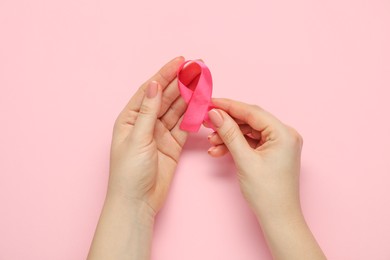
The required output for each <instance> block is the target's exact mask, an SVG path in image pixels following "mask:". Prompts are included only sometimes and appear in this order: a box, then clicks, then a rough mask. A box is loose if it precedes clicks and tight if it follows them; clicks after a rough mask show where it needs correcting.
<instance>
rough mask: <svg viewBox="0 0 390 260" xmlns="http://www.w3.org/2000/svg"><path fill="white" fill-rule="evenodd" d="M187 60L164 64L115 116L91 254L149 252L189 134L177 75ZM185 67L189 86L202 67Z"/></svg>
mask: <svg viewBox="0 0 390 260" xmlns="http://www.w3.org/2000/svg"><path fill="white" fill-rule="evenodd" d="M183 62H184V58H183V57H178V58H175V59H173V60H172V61H170V62H168V63H167V64H166V65H165V66H163V67H162V68H161V69H160V70H159V71H158V72H157V73H156V74H155V75H154V76H153V77H151V78H150V79H149V80H148V81H146V82H145V83H144V84H143V85H142V86H141V87H140V88H139V89H138V91H137V92H136V93H135V95H134V96H133V97H132V98H131V100H130V101H129V103H128V104H127V105H126V107H125V108H124V109H123V111H122V112H121V113H120V114H119V116H118V118H117V119H116V121H115V125H114V131H113V136H112V144H111V158H110V159H111V160H110V177H109V182H108V189H107V196H106V200H105V202H104V206H103V209H102V213H101V215H100V219H99V223H98V225H97V228H96V231H95V236H94V238H93V241H92V245H91V249H90V251H89V254H88V260H100V259H102V260H103V259H104V260H105V259H115V260H119V259H145V260H146V259H149V258H150V247H151V241H152V234H153V225H154V217H155V215H156V213H157V212H158V211H159V210H160V209H161V207H162V206H163V203H164V201H165V198H166V196H167V192H168V189H169V186H170V184H171V181H172V178H173V175H174V171H175V169H176V166H177V162H178V160H179V156H180V153H181V150H182V147H183V145H184V143H185V141H186V138H187V133H186V132H184V131H182V130H180V128H179V125H180V122H181V118H182V115H183V113H184V112H185V110H186V107H187V105H186V103H185V101H184V100H183V99H182V98H181V96H180V93H179V89H178V86H177V79H176V72H177V69H178V68H179V66H180V65H181V64H182V63H183ZM183 70H187V71H186V73H184V74H185V75H186V78H183V79H181V80H183V81H184V82H183V83H186V84H189V85H190V86H191V84H192V83H191V82H192V81H193V80H194V79H195V78H196V77H197V76H198V75H199V73H200V71H199V70H198V69H197V66H193V65H191V64H189V65H188V66H186V67H185V68H184V69H183ZM195 83H196V81H194V84H195Z"/></svg>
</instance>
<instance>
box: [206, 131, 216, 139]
mask: <svg viewBox="0 0 390 260" xmlns="http://www.w3.org/2000/svg"><path fill="white" fill-rule="evenodd" d="M214 135H216V133H215V132H212V133H211V134H209V136H207V139H209V140H210V139H211V138H212V137H213V136H214Z"/></svg>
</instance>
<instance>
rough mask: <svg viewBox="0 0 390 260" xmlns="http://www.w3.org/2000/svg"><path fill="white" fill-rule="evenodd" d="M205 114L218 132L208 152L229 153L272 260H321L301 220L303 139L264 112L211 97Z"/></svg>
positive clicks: (317, 249)
mask: <svg viewBox="0 0 390 260" xmlns="http://www.w3.org/2000/svg"><path fill="white" fill-rule="evenodd" d="M212 102H213V104H214V106H215V107H216V108H217V109H213V110H211V111H209V117H210V120H211V122H212V123H213V125H214V126H215V128H216V132H215V133H213V134H211V135H210V136H209V141H210V143H211V144H212V145H213V147H211V148H210V149H209V154H210V155H211V156H214V157H218V156H222V155H224V154H225V153H227V152H228V151H230V153H231V155H232V157H233V159H234V162H235V164H236V167H237V172H238V179H239V182H240V187H241V191H242V193H243V195H244V197H245V198H246V200H247V201H248V203H249V205H250V207H251V208H252V209H253V211H254V212H255V214H256V215H257V217H258V220H259V222H260V224H261V226H262V228H263V231H264V233H265V236H266V238H267V241H268V243H269V245H270V249H271V252H272V253H273V255H274V257H275V258H276V259H324V258H325V257H324V255H323V254H322V252H321V249H320V248H319V246H318V245H317V243H316V242H315V239H314V237H313V236H312V234H311V232H310V230H309V228H308V227H307V225H306V222H305V220H304V218H303V215H302V212H301V207H300V200H299V172H300V158H301V149H302V145H303V140H302V137H301V135H300V134H299V133H298V132H297V131H296V130H295V129H293V128H292V127H290V126H288V125H285V124H284V123H282V122H281V121H279V120H278V119H277V118H276V117H274V116H273V115H271V114H270V113H269V112H267V111H265V110H264V109H262V108H260V107H258V106H254V105H248V104H245V103H241V102H237V101H233V100H228V99H213V100H212Z"/></svg>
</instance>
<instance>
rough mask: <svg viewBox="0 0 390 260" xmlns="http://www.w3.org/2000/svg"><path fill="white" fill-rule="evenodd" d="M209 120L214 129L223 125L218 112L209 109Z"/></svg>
mask: <svg viewBox="0 0 390 260" xmlns="http://www.w3.org/2000/svg"><path fill="white" fill-rule="evenodd" d="M209 118H210V121H211V123H213V125H214V126H215V127H216V128H220V127H221V126H222V125H223V118H222V115H221V113H220V112H219V111H218V110H216V109H211V110H210V111H209Z"/></svg>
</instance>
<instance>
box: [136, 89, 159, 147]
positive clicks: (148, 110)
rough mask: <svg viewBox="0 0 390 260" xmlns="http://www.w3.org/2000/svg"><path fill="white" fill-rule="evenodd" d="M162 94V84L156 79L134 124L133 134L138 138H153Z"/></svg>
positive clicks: (147, 92) (148, 90) (148, 139)
mask: <svg viewBox="0 0 390 260" xmlns="http://www.w3.org/2000/svg"><path fill="white" fill-rule="evenodd" d="M161 95H162V89H161V85H160V84H159V83H158V82H156V81H152V82H150V84H149V86H148V89H147V90H146V95H145V97H144V99H143V101H142V104H141V108H140V111H139V113H138V117H137V120H136V121H135V124H134V129H133V135H134V136H135V137H136V138H137V139H138V138H141V139H142V140H145V141H146V142H149V141H151V140H152V139H153V132H154V127H155V124H156V120H157V114H158V112H159V110H160V107H161Z"/></svg>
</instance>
